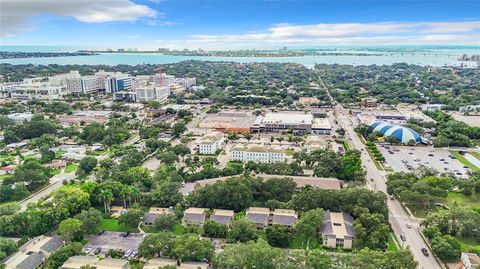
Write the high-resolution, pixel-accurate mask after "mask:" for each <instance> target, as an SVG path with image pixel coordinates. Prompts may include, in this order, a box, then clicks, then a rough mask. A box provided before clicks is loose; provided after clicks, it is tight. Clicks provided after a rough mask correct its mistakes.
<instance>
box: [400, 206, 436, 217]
mask: <svg viewBox="0 0 480 269" xmlns="http://www.w3.org/2000/svg"><path fill="white" fill-rule="evenodd" d="M407 206H408V205H407ZM408 208H409V209H410V211H411V212H412V214H413V215H414V216H415V217H416V218H425V217H426V216H427V214H428V212H430V211H435V208H434V209H430V210H429V209H423V208H416V207H412V206H408Z"/></svg>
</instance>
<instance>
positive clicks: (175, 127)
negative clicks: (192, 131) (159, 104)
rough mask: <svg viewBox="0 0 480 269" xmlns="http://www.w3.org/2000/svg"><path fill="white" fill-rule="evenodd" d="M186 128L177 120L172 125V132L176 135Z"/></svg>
mask: <svg viewBox="0 0 480 269" xmlns="http://www.w3.org/2000/svg"><path fill="white" fill-rule="evenodd" d="M186 130H187V126H186V125H185V123H183V122H177V123H175V124H174V125H173V126H172V134H173V135H174V136H176V137H178V136H179V135H180V134H181V133H183V132H185V131H186Z"/></svg>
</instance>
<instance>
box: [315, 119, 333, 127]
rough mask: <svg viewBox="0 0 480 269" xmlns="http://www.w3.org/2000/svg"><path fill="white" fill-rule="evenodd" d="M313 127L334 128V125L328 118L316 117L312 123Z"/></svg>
mask: <svg viewBox="0 0 480 269" xmlns="http://www.w3.org/2000/svg"><path fill="white" fill-rule="evenodd" d="M312 128H313V129H332V125H331V124H330V122H329V121H328V119H327V118H315V119H314V120H313V124H312Z"/></svg>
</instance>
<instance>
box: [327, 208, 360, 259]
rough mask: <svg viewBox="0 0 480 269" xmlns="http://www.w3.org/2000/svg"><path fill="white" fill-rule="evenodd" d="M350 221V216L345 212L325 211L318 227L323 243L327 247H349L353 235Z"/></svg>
mask: <svg viewBox="0 0 480 269" xmlns="http://www.w3.org/2000/svg"><path fill="white" fill-rule="evenodd" d="M352 222H353V218H352V216H350V215H349V214H347V213H345V212H330V211H328V210H327V211H325V212H324V218H323V225H322V227H321V228H320V235H321V236H322V241H323V245H324V246H325V247H329V248H344V249H351V248H352V244H353V238H354V237H355V231H354V230H353V225H352Z"/></svg>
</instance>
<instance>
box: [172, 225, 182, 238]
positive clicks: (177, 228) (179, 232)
mask: <svg viewBox="0 0 480 269" xmlns="http://www.w3.org/2000/svg"><path fill="white" fill-rule="evenodd" d="M173 233H174V234H176V235H182V234H184V228H183V226H182V224H181V223H177V224H175V226H174V227H173Z"/></svg>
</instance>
